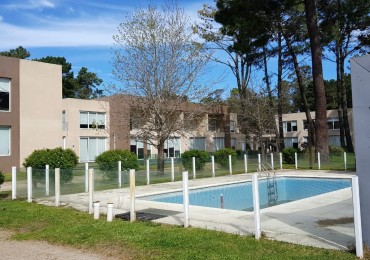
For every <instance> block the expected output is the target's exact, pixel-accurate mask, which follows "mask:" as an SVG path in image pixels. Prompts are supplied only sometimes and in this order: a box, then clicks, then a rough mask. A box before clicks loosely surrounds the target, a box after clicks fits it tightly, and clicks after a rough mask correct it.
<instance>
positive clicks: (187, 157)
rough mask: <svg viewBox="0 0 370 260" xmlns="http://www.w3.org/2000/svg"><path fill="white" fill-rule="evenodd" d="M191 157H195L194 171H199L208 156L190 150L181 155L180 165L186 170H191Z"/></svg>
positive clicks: (206, 153) (202, 152)
mask: <svg viewBox="0 0 370 260" xmlns="http://www.w3.org/2000/svg"><path fill="white" fill-rule="evenodd" d="M193 157H195V169H197V170H201V169H203V167H204V165H205V164H206V162H207V161H208V158H209V154H208V152H207V151H200V150H190V151H186V152H184V153H183V154H182V155H181V160H182V165H183V166H184V168H185V169H186V170H191V169H192V168H193V159H192V158H193Z"/></svg>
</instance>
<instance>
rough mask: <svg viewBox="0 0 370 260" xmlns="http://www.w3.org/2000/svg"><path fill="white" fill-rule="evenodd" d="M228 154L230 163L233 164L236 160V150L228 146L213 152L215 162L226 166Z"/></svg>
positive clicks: (227, 164) (227, 165)
mask: <svg viewBox="0 0 370 260" xmlns="http://www.w3.org/2000/svg"><path fill="white" fill-rule="evenodd" d="M229 155H231V164H232V165H235V164H236V161H237V156H236V152H235V151H234V150H233V149H230V148H223V149H220V150H218V151H216V152H215V153H214V156H215V161H216V163H218V164H219V165H220V166H221V167H223V168H228V167H229Z"/></svg>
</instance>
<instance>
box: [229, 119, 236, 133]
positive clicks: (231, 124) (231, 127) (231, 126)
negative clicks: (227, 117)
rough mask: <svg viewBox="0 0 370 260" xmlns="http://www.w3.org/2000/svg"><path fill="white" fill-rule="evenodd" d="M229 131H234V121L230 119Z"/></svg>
mask: <svg viewBox="0 0 370 260" xmlns="http://www.w3.org/2000/svg"><path fill="white" fill-rule="evenodd" d="M230 132H231V133H235V132H236V122H235V121H230Z"/></svg>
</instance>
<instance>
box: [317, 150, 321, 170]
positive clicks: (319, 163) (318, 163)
mask: <svg viewBox="0 0 370 260" xmlns="http://www.w3.org/2000/svg"><path fill="white" fill-rule="evenodd" d="M317 165H318V167H319V170H321V160H320V152H318V153H317Z"/></svg>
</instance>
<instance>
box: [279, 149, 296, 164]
mask: <svg viewBox="0 0 370 260" xmlns="http://www.w3.org/2000/svg"><path fill="white" fill-rule="evenodd" d="M297 152H298V150H297V149H295V148H293V147H288V148H284V149H283V152H282V155H283V162H284V163H286V164H295V156H294V154H295V153H297Z"/></svg>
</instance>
